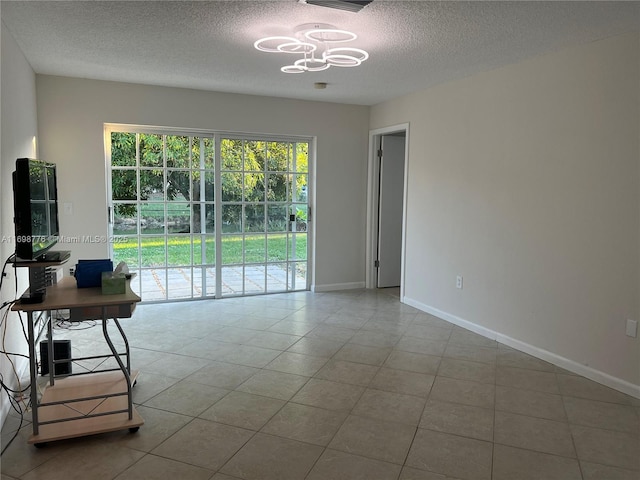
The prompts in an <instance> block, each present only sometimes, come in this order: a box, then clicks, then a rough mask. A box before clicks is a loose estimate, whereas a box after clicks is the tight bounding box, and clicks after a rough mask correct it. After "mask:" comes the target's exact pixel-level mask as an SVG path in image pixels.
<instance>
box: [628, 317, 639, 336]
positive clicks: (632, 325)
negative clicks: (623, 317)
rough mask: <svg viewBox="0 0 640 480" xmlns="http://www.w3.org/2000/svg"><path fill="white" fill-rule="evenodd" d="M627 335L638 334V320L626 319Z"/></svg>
mask: <svg viewBox="0 0 640 480" xmlns="http://www.w3.org/2000/svg"><path fill="white" fill-rule="evenodd" d="M626 333H627V336H628V337H633V338H636V337H637V336H638V321H637V320H627V331H626Z"/></svg>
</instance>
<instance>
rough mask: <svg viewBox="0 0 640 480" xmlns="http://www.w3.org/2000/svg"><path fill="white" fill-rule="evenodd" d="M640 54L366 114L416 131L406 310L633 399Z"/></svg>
mask: <svg viewBox="0 0 640 480" xmlns="http://www.w3.org/2000/svg"><path fill="white" fill-rule="evenodd" d="M639 45H640V42H639V38H638V34H630V35H625V36H620V37H615V38H610V39H606V40H603V41H599V42H594V43H591V44H588V45H584V46H581V47H577V48H573V49H570V50H565V51H561V52H556V53H553V54H550V55H545V56H541V57H537V58H535V59H532V60H529V61H526V62H523V63H519V64H514V65H510V66H507V67H505V68H501V69H498V70H494V71H490V72H486V73H482V74H478V75H474V76H472V77H469V78H466V79H463V80H460V81H455V82H450V83H447V84H444V85H440V86H437V87H435V88H431V89H428V90H425V91H421V92H418V93H415V94H411V95H407V96H405V97H402V98H398V99H395V100H391V101H389V102H386V103H382V104H380V105H377V106H375V107H373V108H372V111H371V117H370V128H371V129H376V128H382V127H385V126H387V125H394V124H398V123H402V122H409V123H410V131H411V135H410V147H409V148H410V152H409V157H410V160H409V185H408V205H407V215H408V222H407V225H408V226H407V250H406V259H407V261H406V265H405V268H406V290H405V294H406V300H407V301H408V302H409V303H411V304H414V305H417V306H420V307H421V308H424V309H426V310H430V311H432V312H436V313H439V314H440V315H442V316H445V317H449V318H452V319H457V320H459V321H463V322H464V321H468V322H471V323H473V324H476V325H478V326H480V327H482V329H484V330H485V333H487V334H490V335H491V334H493V335H498V334H500V335H502V336H499V337H498V338H502V339H503V340H504V341H506V342H511V343H512V344H517V342H523V343H522V344H521V346H524V347H526V348H527V349H528V350H529V351H537V352H538V353H542V354H545V352H546V353H547V354H548V355H547V357H553V355H558V356H559V357H562V358H564V359H565V360H567V362H565V364H567V365H568V366H571V367H575V368H574V370H576V369H578V370H580V369H581V370H580V371H581V372H582V373H586V374H588V375H590V376H591V377H592V378H594V377H595V378H598V379H599V380H604V381H607V382H608V383H609V384H610V385H614V384H615V386H617V387H620V388H623V389H625V390H626V391H629V392H631V393H634V394H635V395H638V396H640V387H638V386H639V385H640V343H639V339H637V338H630V337H627V336H625V321H626V319H628V318H630V319H636V320H639V319H640V318H639V317H640V310H639V300H640V296H639V293H640V282H639V273H640V270H639V253H640V251H639V247H640V242H639V240H640V236H639V228H640V223H639V220H640V208H639V205H640V204H639V200H640V181H639V165H640V148H639V140H638V139H639V135H638V132H639V131H640V130H639V129H640V109H639V93H640V88H639V85H640V84H639V77H640V68H639V65H638V63H639V59H640V47H639ZM457 274H460V275H463V276H464V289H463V290H457V289H456V288H455V278H456V275H457ZM573 362H575V363H573ZM586 365H588V366H589V367H591V368H586V367H585V366H586ZM602 373H603V374H602ZM608 376H612V377H614V378H608Z"/></svg>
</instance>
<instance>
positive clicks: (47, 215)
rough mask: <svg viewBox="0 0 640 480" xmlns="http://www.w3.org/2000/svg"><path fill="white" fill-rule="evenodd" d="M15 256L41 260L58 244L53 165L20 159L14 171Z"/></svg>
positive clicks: (55, 185)
mask: <svg viewBox="0 0 640 480" xmlns="http://www.w3.org/2000/svg"><path fill="white" fill-rule="evenodd" d="M13 205H14V223H15V234H16V238H15V241H16V257H17V259H19V260H34V261H38V260H43V259H44V258H45V253H46V252H47V250H49V249H50V248H51V247H53V246H54V245H55V244H56V243H57V241H58V235H59V233H60V232H59V222H58V189H57V183H56V166H55V165H54V164H53V163H47V162H43V161H41V160H35V159H33V158H19V159H17V160H16V170H15V172H13Z"/></svg>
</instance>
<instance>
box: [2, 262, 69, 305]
mask: <svg viewBox="0 0 640 480" xmlns="http://www.w3.org/2000/svg"><path fill="white" fill-rule="evenodd" d="M70 256H71V252H69V251H59V252H47V253H45V254H44V255H42V256H40V257H39V258H38V259H36V260H23V259H21V258H19V257H16V258H15V260H14V261H13V266H14V267H16V268H18V267H27V268H28V269H29V290H27V291H26V292H25V293H24V294H23V295H22V297H20V303H21V304H23V305H30V304H35V303H42V302H43V301H44V299H45V297H46V295H47V268H49V267H58V266H60V265H63V264H65V263H66V261H67V260H68V259H69V257H70Z"/></svg>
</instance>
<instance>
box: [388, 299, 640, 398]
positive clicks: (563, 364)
mask: <svg viewBox="0 0 640 480" xmlns="http://www.w3.org/2000/svg"><path fill="white" fill-rule="evenodd" d="M400 298H401V299H402V302H403V303H406V304H407V305H409V306H411V307H414V308H417V309H418V310H422V311H423V312H426V313H429V314H431V315H433V316H435V317H438V318H440V319H442V320H445V321H447V322H450V323H453V324H454V325H458V326H460V327H463V328H466V329H467V330H471V331H472V332H475V333H477V334H478V335H482V336H483V337H486V338H489V339H491V340H496V341H497V342H499V343H502V344H503V345H507V346H509V347H512V348H515V349H516V350H519V351H521V352H524V353H527V354H529V355H532V356H534V357H536V358H539V359H540V360H544V361H546V362H549V363H552V364H554V365H556V366H558V367H560V368H564V369H565V370H568V371H570V372H573V373H575V374H578V375H582V376H583V377H586V378H588V379H590V380H593V381H594V382H598V383H600V384H602V385H605V386H607V387H610V388H613V389H615V390H618V391H619V392H623V393H626V394H627V395H631V396H632V397H635V398H638V399H640V385H635V384H633V383H631V382H628V381H626V380H623V379H621V378H618V377H614V376H613V375H609V374H608V373H605V372H601V371H600V370H596V369H595V368H592V367H589V366H586V365H583V364H581V363H578V362H576V361H574V360H571V359H569V358H566V357H563V356H561V355H557V354H555V353H553V352H549V351H548V350H544V349H542V348H539V347H536V346H535V345H531V344H529V343H526V342H523V341H521V340H517V339H515V338H511V337H509V336H507V335H504V334H502V333H500V332H496V331H494V330H491V329H489V328H485V327H483V326H481V325H478V324H475V323H473V322H470V321H468V320H465V319H463V318H460V317H457V316H455V315H452V314H450V313H447V312H444V311H442V310H439V309H437V308H434V307H431V306H429V305H425V304H424V303H420V302H417V301H415V300H413V299H411V298H408V297H400Z"/></svg>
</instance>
